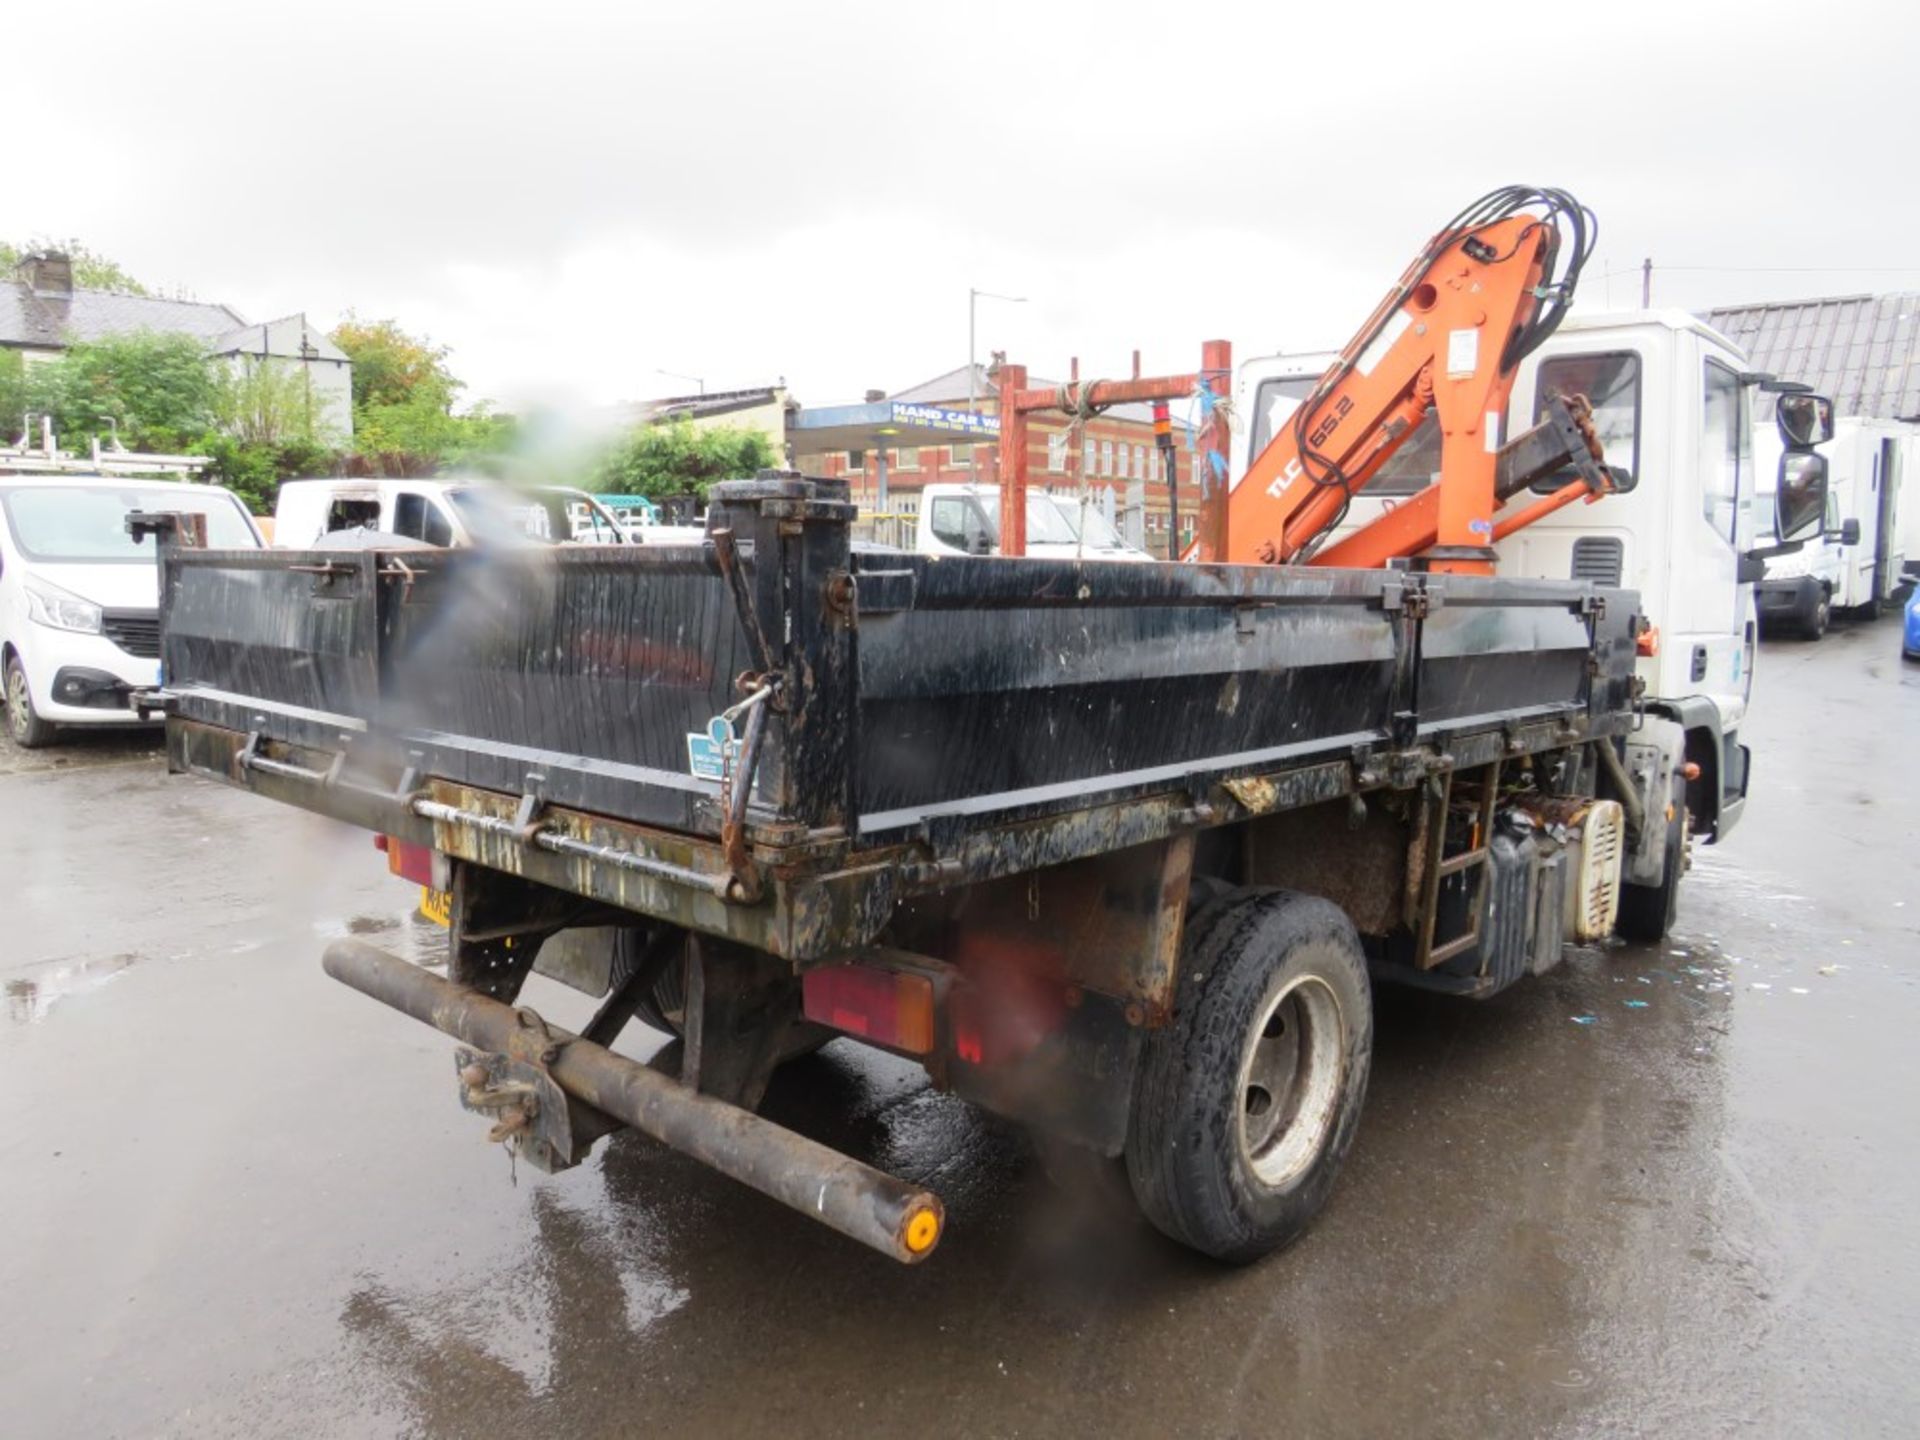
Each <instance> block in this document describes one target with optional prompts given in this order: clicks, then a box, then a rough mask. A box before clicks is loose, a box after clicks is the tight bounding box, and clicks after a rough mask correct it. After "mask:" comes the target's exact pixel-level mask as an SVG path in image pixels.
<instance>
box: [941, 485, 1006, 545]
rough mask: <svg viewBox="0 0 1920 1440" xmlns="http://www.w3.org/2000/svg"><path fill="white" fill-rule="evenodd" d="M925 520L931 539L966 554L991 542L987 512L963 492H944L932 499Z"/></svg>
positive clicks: (991, 536) (991, 534) (991, 543)
mask: <svg viewBox="0 0 1920 1440" xmlns="http://www.w3.org/2000/svg"><path fill="white" fill-rule="evenodd" d="M928 524H929V525H930V526H931V527H932V529H933V538H934V539H936V540H938V541H939V542H940V543H941V544H943V545H951V546H953V547H954V549H956V550H964V551H966V552H967V553H968V554H969V555H975V554H979V553H981V552H983V551H985V550H988V549H990V548H991V547H992V545H993V532H992V531H991V530H990V529H989V528H988V526H987V517H986V515H985V514H984V513H983V512H982V511H981V509H980V506H979V504H978V502H976V501H974V500H971V499H969V498H966V497H964V496H959V495H952V496H947V495H943V496H941V497H940V498H939V499H937V500H935V501H934V502H933V511H932V513H931V515H930V516H929V517H928Z"/></svg>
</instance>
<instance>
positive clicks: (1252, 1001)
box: [1126, 890, 1373, 1264]
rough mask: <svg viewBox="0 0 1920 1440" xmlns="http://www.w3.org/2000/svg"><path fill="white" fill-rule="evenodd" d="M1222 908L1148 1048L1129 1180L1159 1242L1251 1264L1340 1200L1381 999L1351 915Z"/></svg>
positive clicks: (1280, 895) (1325, 906)
mask: <svg viewBox="0 0 1920 1440" xmlns="http://www.w3.org/2000/svg"><path fill="white" fill-rule="evenodd" d="M1209 908H1213V911H1214V913H1213V914H1211V915H1210V916H1208V917H1206V918H1207V919H1208V920H1210V921H1211V923H1209V924H1203V925H1200V926H1196V927H1194V929H1193V930H1192V931H1191V932H1190V933H1189V935H1188V939H1187V944H1186V945H1185V947H1184V951H1183V954H1182V957H1181V976H1180V984H1179V990H1178V994H1177V997H1176V1000H1175V1005H1174V1014H1173V1018H1172V1019H1171V1020H1170V1021H1169V1022H1168V1023H1167V1024H1166V1025H1164V1026H1162V1027H1161V1028H1160V1029H1158V1030H1156V1031H1154V1032H1153V1033H1152V1034H1151V1035H1150V1036H1149V1037H1148V1039H1147V1049H1146V1054H1145V1056H1144V1057H1143V1058H1142V1062H1141V1067H1140V1075H1139V1079H1138V1081H1137V1083H1136V1085H1135V1090H1134V1101H1133V1114H1132V1119H1131V1122H1130V1126H1129V1131H1128V1137H1127V1155H1126V1158H1127V1173H1128V1178H1129V1179H1130V1180H1131V1182H1132V1185H1133V1193H1134V1198H1135V1200H1136V1201H1138V1203H1139V1205H1140V1208H1141V1210H1142V1211H1144V1212H1145V1214H1146V1216H1147V1218H1148V1219H1149V1220H1150V1221H1152V1222H1153V1224H1154V1225H1155V1226H1156V1227H1157V1228H1158V1229H1159V1230H1161V1231H1162V1232H1163V1233H1165V1234H1167V1235H1168V1236H1170V1237H1172V1238H1173V1239H1175V1240H1178V1241H1180V1242H1181V1243H1182V1244H1184V1245H1188V1246H1191V1247H1192V1248H1193V1249H1195V1250H1198V1251H1201V1252H1202V1253H1203V1254H1206V1255H1211V1256H1212V1257H1214V1258H1215V1259H1217V1260H1224V1261H1227V1262H1230V1263H1233V1264H1244V1263H1246V1262H1248V1261H1251V1260H1256V1259H1258V1258H1259V1257H1260V1256H1262V1255H1265V1254H1267V1253H1269V1252H1270V1251H1273V1250H1276V1249H1279V1248H1280V1247H1281V1246H1283V1245H1286V1244H1288V1243H1289V1242H1291V1241H1293V1240H1294V1239H1296V1238H1298V1237H1299V1235H1300V1234H1301V1233H1302V1232H1304V1231H1305V1229H1306V1228H1307V1226H1308V1225H1309V1224H1310V1223H1311V1222H1312V1220H1313V1218H1314V1216H1316V1215H1317V1214H1318V1213H1319V1212H1320V1209H1321V1207H1322V1206H1323V1205H1324V1204H1325V1203H1326V1199H1327V1195H1328V1194H1329V1192H1330V1191H1331V1190H1332V1188H1333V1183H1334V1180H1335V1177H1336V1176H1337V1175H1338V1173H1339V1170H1340V1165H1341V1162H1342V1161H1343V1160H1345V1158H1346V1154H1347V1151H1348V1149H1349V1148H1350V1147H1351V1145H1352V1143H1353V1135H1354V1129H1355V1126H1356V1125H1357V1123H1358V1121H1359V1117H1360V1106H1361V1102H1362V1101H1363V1100H1364V1099H1365V1097H1366V1090H1367V1072H1368V1068H1369V1064H1370V1062H1371V1059H1372V1053H1373V999H1372V993H1371V990H1370V988H1369V984H1368V980H1367V966H1366V957H1365V956H1364V955H1363V954H1362V952H1361V949H1360V941H1359V937H1358V936H1357V935H1356V934H1355V933H1354V929H1353V924H1352V922H1351V921H1349V920H1348V919H1347V917H1346V915H1345V914H1344V913H1343V912H1342V911H1341V910H1340V908H1339V907H1338V906H1336V905H1333V904H1331V903H1329V902H1328V901H1325V900H1321V899H1317V898H1314V897H1311V896H1305V895H1298V894H1294V893H1292V892H1290V891H1284V890H1260V891H1245V892H1242V893H1241V895H1240V896H1239V897H1237V898H1235V899H1233V900H1231V901H1228V902H1219V903H1218V906H1217V908H1215V907H1209Z"/></svg>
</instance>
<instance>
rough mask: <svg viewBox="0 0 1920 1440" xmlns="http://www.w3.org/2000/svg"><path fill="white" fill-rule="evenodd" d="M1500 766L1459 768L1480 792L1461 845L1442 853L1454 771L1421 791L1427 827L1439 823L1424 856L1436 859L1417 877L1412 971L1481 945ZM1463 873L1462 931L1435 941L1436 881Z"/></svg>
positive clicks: (1440, 963) (1490, 869) (1426, 967)
mask: <svg viewBox="0 0 1920 1440" xmlns="http://www.w3.org/2000/svg"><path fill="white" fill-rule="evenodd" d="M1500 764H1501V762H1500V761H1498V760H1494V761H1491V762H1489V763H1488V764H1485V765H1481V766H1476V767H1475V768H1474V769H1473V770H1471V771H1463V772H1460V776H1461V777H1462V778H1465V779H1467V781H1468V783H1469V784H1476V785H1478V786H1479V790H1480V794H1479V796H1478V799H1477V801H1476V803H1475V808H1474V817H1473V824H1472V828H1471V830H1470V831H1469V836H1468V843H1467V847H1466V848H1465V849H1462V850H1456V851H1453V852H1452V853H1448V851H1447V818H1448V816H1449V815H1450V814H1452V812H1453V787H1454V782H1455V779H1456V773H1455V772H1454V771H1452V770H1448V771H1446V772H1445V773H1444V774H1442V775H1441V776H1440V777H1439V778H1438V783H1437V792H1438V793H1437V794H1436V793H1435V789H1436V787H1433V786H1430V787H1429V788H1428V789H1427V790H1426V791H1423V792H1422V795H1423V799H1422V803H1423V804H1424V805H1426V806H1429V807H1430V809H1429V811H1428V816H1427V825H1428V827H1432V826H1436V825H1437V826H1438V833H1437V835H1434V832H1433V831H1432V829H1431V828H1429V834H1430V835H1433V837H1434V838H1433V839H1432V840H1431V842H1430V843H1429V845H1428V847H1427V849H1428V854H1429V855H1430V856H1437V857H1438V859H1437V860H1428V861H1427V862H1426V863H1425V865H1424V876H1425V878H1424V879H1423V881H1422V889H1421V895H1420V908H1419V911H1418V920H1417V922H1416V924H1417V929H1416V935H1417V943H1416V945H1415V949H1414V957H1413V963H1414V965H1415V967H1416V968H1417V969H1421V970H1431V969H1433V968H1434V967H1435V966H1436V965H1444V964H1445V963H1446V962H1447V961H1449V960H1451V959H1453V958H1454V956H1456V955H1462V954H1465V953H1467V952H1468V951H1470V950H1472V949H1473V948H1474V947H1475V946H1477V945H1478V944H1479V943H1480V918H1481V914H1482V912H1483V911H1484V909H1485V907H1486V898H1487V884H1488V881H1489V880H1490V879H1491V876H1492V864H1493V852H1492V851H1491V850H1490V849H1489V848H1488V847H1489V844H1490V842H1491V841H1492V838H1493V813H1494V805H1495V803H1496V801H1497V800H1498V799H1499V795H1500ZM1463 872H1471V884H1470V888H1469V891H1468V894H1467V902H1466V903H1467V926H1466V929H1465V931H1464V932H1462V933H1461V934H1458V935H1454V936H1450V937H1449V938H1447V939H1445V940H1441V941H1439V942H1438V943H1436V941H1435V936H1434V930H1435V928H1436V927H1437V925H1438V924H1439V908H1440V907H1439V898H1440V885H1441V882H1442V881H1444V880H1445V879H1446V878H1447V877H1448V876H1450V875H1459V874H1462V873H1463Z"/></svg>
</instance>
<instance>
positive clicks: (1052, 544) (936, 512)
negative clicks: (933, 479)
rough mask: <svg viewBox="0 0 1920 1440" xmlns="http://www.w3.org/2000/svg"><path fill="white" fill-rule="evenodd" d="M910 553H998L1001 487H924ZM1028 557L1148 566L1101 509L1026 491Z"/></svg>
mask: <svg viewBox="0 0 1920 1440" xmlns="http://www.w3.org/2000/svg"><path fill="white" fill-rule="evenodd" d="M913 548H914V549H915V550H917V551H919V552H920V553H921V554H923V555H997V554H999V553H1000V487H999V486H997V485H964V484H962V485H949V484H937V485H929V486H927V487H926V488H925V489H924V490H923V491H921V493H920V513H919V518H918V520H917V521H916V522H915V526H914V545H913ZM1027 554H1028V555H1029V556H1030V557H1034V558H1037V559H1051V560H1118V561H1126V562H1141V561H1150V560H1152V558H1153V557H1152V556H1151V555H1149V554H1147V552H1146V551H1144V550H1138V549H1135V548H1134V547H1133V546H1131V545H1129V544H1127V542H1126V541H1125V540H1123V539H1121V538H1120V532H1119V531H1117V530H1115V529H1114V528H1113V526H1112V525H1111V524H1109V523H1108V521H1107V517H1106V516H1105V515H1103V514H1102V513H1101V512H1100V508H1099V506H1097V505H1093V504H1082V503H1081V502H1080V500H1079V499H1077V498H1076V497H1074V496H1071V495H1054V494H1050V493H1049V492H1047V491H1045V490H1037V489H1034V490H1028V491H1027Z"/></svg>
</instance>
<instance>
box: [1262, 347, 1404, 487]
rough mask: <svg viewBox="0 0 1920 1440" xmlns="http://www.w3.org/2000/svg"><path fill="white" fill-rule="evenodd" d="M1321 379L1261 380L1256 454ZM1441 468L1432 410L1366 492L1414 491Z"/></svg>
mask: <svg viewBox="0 0 1920 1440" xmlns="http://www.w3.org/2000/svg"><path fill="white" fill-rule="evenodd" d="M1319 383H1320V377H1319V376H1318V375H1290V376H1287V377H1285V378H1280V379H1273V380H1262V381H1261V382H1260V388H1259V389H1258V390H1256V391H1254V399H1253V450H1252V452H1251V453H1252V454H1253V455H1255V456H1258V455H1259V454H1260V452H1261V451H1262V450H1265V449H1266V448H1267V446H1268V445H1270V444H1272V443H1273V437H1274V436H1275V435H1278V434H1280V433H1281V431H1282V430H1283V429H1284V428H1285V426H1287V425H1288V424H1289V423H1291V421H1292V419H1293V413H1294V411H1296V410H1298V409H1299V408H1300V406H1301V404H1302V403H1303V402H1304V401H1305V400H1306V398H1307V397H1308V396H1309V395H1311V394H1312V393H1313V387H1314V386H1316V385H1318V384H1319ZM1439 472H1440V426H1439V423H1438V422H1437V421H1436V420H1435V419H1434V417H1433V413H1432V412H1431V411H1429V412H1428V413H1427V415H1426V417H1425V418H1424V419H1423V420H1421V422H1420V423H1419V424H1418V425H1416V426H1414V427H1413V434H1411V435H1409V436H1408V437H1407V439H1406V443H1405V444H1403V445H1401V447H1400V448H1399V449H1398V450H1396V451H1394V452H1393V455H1392V458H1390V459H1389V460H1388V461H1387V463H1386V464H1384V465H1382V466H1381V467H1380V469H1379V471H1378V472H1377V473H1376V474H1375V475H1374V477H1373V479H1372V480H1370V481H1368V482H1367V489H1366V493H1367V494H1369V495H1414V494H1417V493H1418V492H1420V491H1422V490H1424V489H1426V488H1427V486H1429V485H1431V484H1432V483H1433V477H1434V476H1435V475H1437V474H1439Z"/></svg>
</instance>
